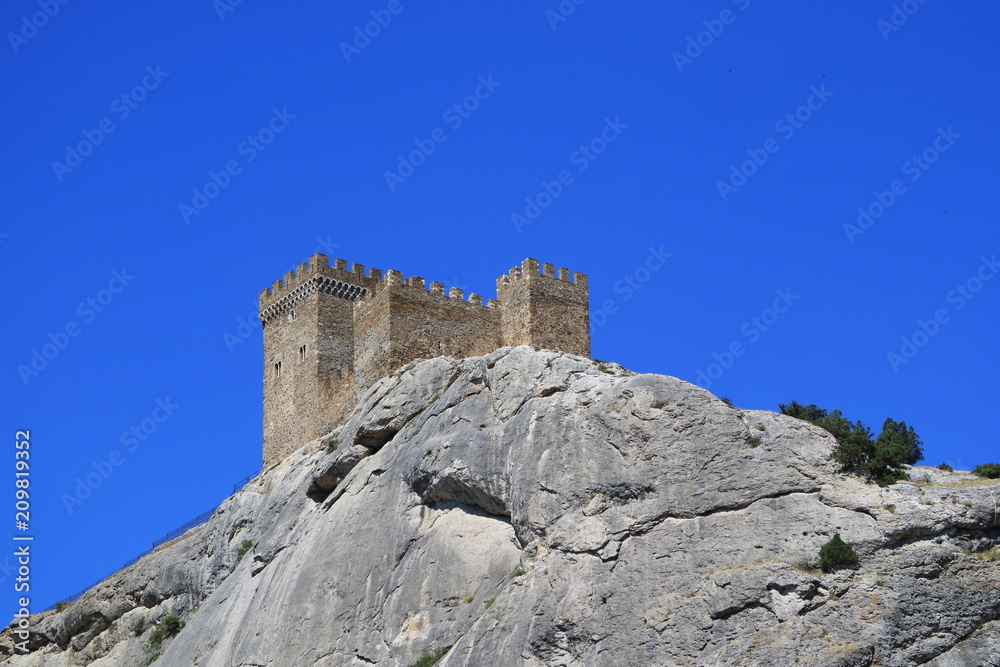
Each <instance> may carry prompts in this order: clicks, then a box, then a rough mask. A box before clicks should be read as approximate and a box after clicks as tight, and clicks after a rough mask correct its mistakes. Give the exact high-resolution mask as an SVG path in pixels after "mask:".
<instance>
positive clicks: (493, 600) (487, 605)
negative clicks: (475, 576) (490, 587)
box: [483, 598, 497, 609]
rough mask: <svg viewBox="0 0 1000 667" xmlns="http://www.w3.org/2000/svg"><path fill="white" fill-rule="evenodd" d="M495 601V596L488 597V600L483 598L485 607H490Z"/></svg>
mask: <svg viewBox="0 0 1000 667" xmlns="http://www.w3.org/2000/svg"><path fill="white" fill-rule="evenodd" d="M496 601H497V599H496V598H490V599H489V600H483V604H484V605H486V608H487V609H489V608H490V607H492V606H493V603H494V602H496Z"/></svg>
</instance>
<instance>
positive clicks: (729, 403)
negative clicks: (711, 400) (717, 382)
mask: <svg viewBox="0 0 1000 667" xmlns="http://www.w3.org/2000/svg"><path fill="white" fill-rule="evenodd" d="M719 400H720V401H722V402H723V403H725V404H726V405H728V406H729V407H733V402H732V401H730V400H729V397H728V396H720V397H719Z"/></svg>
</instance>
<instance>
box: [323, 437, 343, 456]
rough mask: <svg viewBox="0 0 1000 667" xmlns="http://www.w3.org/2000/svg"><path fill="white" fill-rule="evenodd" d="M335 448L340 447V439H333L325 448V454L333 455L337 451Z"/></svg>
mask: <svg viewBox="0 0 1000 667" xmlns="http://www.w3.org/2000/svg"><path fill="white" fill-rule="evenodd" d="M337 447H340V438H334V439H333V440H331V441H330V444H328V445H327V446H326V453H327V454H333V453H334V452H335V451H336V450H337Z"/></svg>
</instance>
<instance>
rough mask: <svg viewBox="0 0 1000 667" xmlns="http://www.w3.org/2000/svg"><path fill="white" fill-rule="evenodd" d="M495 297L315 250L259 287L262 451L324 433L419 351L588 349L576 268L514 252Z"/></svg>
mask: <svg viewBox="0 0 1000 667" xmlns="http://www.w3.org/2000/svg"><path fill="white" fill-rule="evenodd" d="M496 286H497V298H496V299H488V300H486V302H485V303H484V299H483V297H482V295H480V294H478V293H475V292H472V293H469V295H468V298H466V295H465V291H464V290H462V289H459V288H457V287H452V288H451V289H449V290H448V291H447V292H446V291H445V289H444V284H443V283H440V282H436V281H435V282H430V283H428V282H427V281H425V280H424V278H423V277H421V276H408V277H404V276H403V274H402V273H401V272H400V271H397V270H395V269H389V270H387V271H385V273H383V272H382V271H379V270H377V269H370V270H367V273H366V268H365V266H364V265H362V264H350V265H348V263H347V262H346V261H345V260H343V259H335V260H334V261H333V264H332V265H331V264H330V262H329V258H328V257H327V256H326V255H322V254H316V255H313V256H312V257H310V258H309V261H308V262H303V263H302V264H299V265H298V267H296V269H295V270H294V271H289V272H288V273H286V274H285V275H284V277H283V278H281V279H279V280H275V281H274V283H273V284H272V285H271V287H270V288H268V289H266V290H263V291H261V292H260V297H259V303H260V320H261V323H262V324H263V325H264V357H265V359H264V459H265V461H266V462H268V463H271V462H274V461H276V460H278V459H280V458H282V457H283V456H285V455H286V454H287V453H289V452H290V451H292V450H293V449H294V448H296V447H298V446H300V445H302V444H304V443H305V442H307V441H308V440H311V439H313V438H316V437H319V436H321V435H323V434H324V433H327V432H329V430H331V429H332V427H333V425H334V424H336V423H338V422H339V421H340V420H342V419H343V418H345V417H346V415H347V413H348V412H349V411H350V410H351V409H352V408H353V407H354V405H355V404H356V402H357V399H358V396H359V395H360V394H361V393H362V392H363V391H365V390H366V389H367V388H368V387H369V386H370V385H371V384H372V383H373V382H375V381H377V380H378V379H379V378H382V377H385V376H386V375H389V374H390V373H392V372H393V371H395V370H396V369H398V368H400V367H401V366H403V365H405V364H407V363H409V362H410V361H413V360H414V359H418V358H430V357H436V356H442V355H446V356H451V357H455V358H465V357H470V356H477V355H482V354H487V353H489V352H492V351H493V350H495V349H496V348H498V347H503V346H508V345H509V346H513V345H533V346H535V347H544V348H547V349H552V350H560V351H563V352H570V353H572V354H579V355H583V356H589V355H590V328H589V313H588V292H587V276H586V275H585V274H583V273H574V274H572V280H571V278H570V272H569V269H565V268H559V269H558V270H557V269H556V268H555V266H554V265H552V264H547V263H546V264H541V265H539V262H538V260H535V259H531V258H528V259H525V260H524V261H523V262H521V265H520V266H519V267H514V268H512V269H511V270H510V271H509V272H508V273H507V274H504V275H502V276H500V277H499V278H497V281H496Z"/></svg>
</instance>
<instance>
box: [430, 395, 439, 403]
mask: <svg viewBox="0 0 1000 667" xmlns="http://www.w3.org/2000/svg"><path fill="white" fill-rule="evenodd" d="M440 398H441V394H434V395H433V396H431V403H434V402H435V401H437V400H438V399H440Z"/></svg>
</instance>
